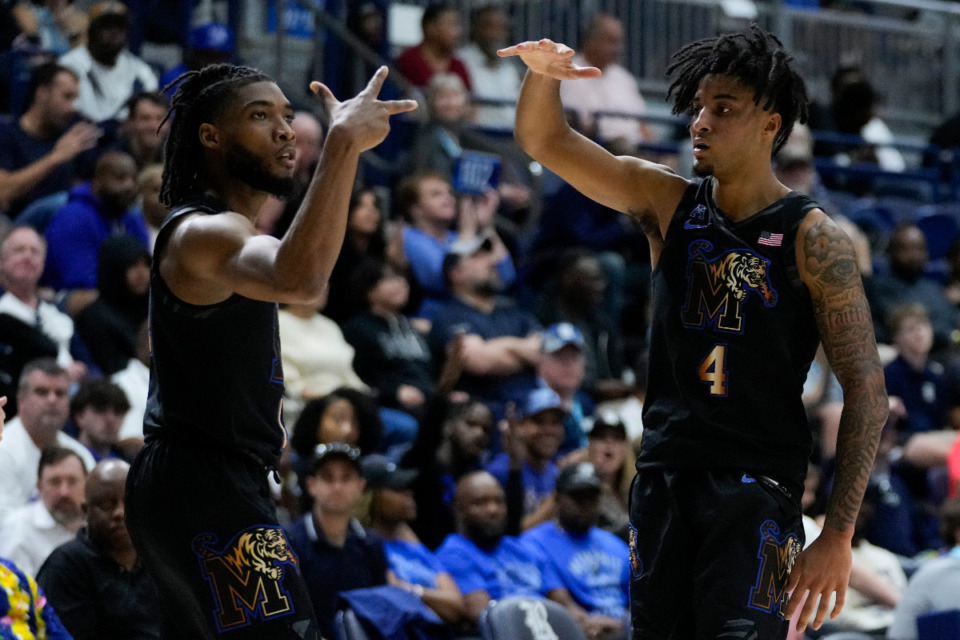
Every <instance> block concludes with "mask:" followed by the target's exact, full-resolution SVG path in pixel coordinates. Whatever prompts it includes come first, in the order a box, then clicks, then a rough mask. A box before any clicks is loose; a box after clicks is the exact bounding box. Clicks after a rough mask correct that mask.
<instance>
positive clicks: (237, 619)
mask: <svg viewBox="0 0 960 640" xmlns="http://www.w3.org/2000/svg"><path fill="white" fill-rule="evenodd" d="M216 542H217V538H216V536H214V535H212V534H209V533H207V534H201V535H199V536H197V537H196V538H194V540H193V551H194V553H196V554H197V558H198V559H199V561H200V570H201V572H202V573H203V577H204V578H205V579H206V581H207V582H208V583H209V584H210V589H211V591H212V592H213V600H214V604H215V605H216V616H215V617H216V623H217V628H218V630H219V631H221V632H223V631H227V630H230V629H237V628H240V627H245V626H247V625H249V624H250V622H251V620H252V619H260V620H268V619H270V618H275V617H279V616H284V615H288V614H291V613H293V612H294V610H293V605H292V604H291V602H290V594H289V592H288V591H287V590H286V589H285V588H284V587H283V575H284V572H285V571H286V569H287V568H288V567H293V569H294V571H299V567H298V565H297V558H296V556H295V555H294V554H293V552H292V551H291V550H290V546H289V544H287V539H286V537H285V536H284V534H283V531H282V530H281V529H279V528H275V527H251V528H249V529H245V530H244V531H242V532H240V533H239V534H238V535H237V536H235V537H234V539H233V540H231V541H230V543H229V544H227V545H226V546H225V547H223V548H222V549H221V550H219V551H217V550H215V549H213V548H212V546H213V545H214V544H215V543H216Z"/></svg>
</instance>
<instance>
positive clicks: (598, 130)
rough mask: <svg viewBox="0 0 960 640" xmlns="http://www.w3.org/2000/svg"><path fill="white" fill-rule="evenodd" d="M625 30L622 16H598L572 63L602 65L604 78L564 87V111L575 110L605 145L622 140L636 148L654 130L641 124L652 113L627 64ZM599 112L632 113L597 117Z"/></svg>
mask: <svg viewBox="0 0 960 640" xmlns="http://www.w3.org/2000/svg"><path fill="white" fill-rule="evenodd" d="M623 43H624V28H623V23H622V22H620V20H619V19H618V18H616V17H615V16H612V15H610V14H608V13H598V14H597V15H595V16H594V17H593V19H591V20H590V22H589V24H588V25H587V28H586V29H585V30H584V32H583V38H582V42H581V44H580V53H578V54H577V55H575V56H574V57H573V60H572V61H571V62H572V64H575V65H580V66H587V67H596V68H598V69H600V71H602V72H603V75H601V76H599V77H596V78H586V79H581V80H577V81H576V82H574V81H570V80H567V81H564V82H561V83H560V96H561V99H562V101H563V107H564V109H567V110H570V111H573V112H575V114H576V116H577V123H576V128H578V129H579V130H580V131H581V132H582V133H584V135H586V136H588V137H590V138H593V139H595V140H597V141H599V142H600V143H609V142H612V141H614V140H622V141H623V142H625V143H626V144H627V145H629V146H630V148H635V147H636V146H637V144H639V143H640V142H642V141H644V140H650V139H652V138H653V137H654V136H653V133H652V132H651V131H650V129H649V127H647V126H646V124H644V123H643V121H641V120H638V119H637V117H636V116H642V115H643V114H645V113H646V112H647V103H646V102H645V101H644V99H643V97H642V96H641V95H640V88H639V86H638V85H637V79H636V78H634V77H633V74H631V73H630V72H629V71H627V70H626V69H625V68H624V67H623V66H622V65H621V64H620V58H621V56H622V55H623ZM598 111H604V112H610V113H618V114H628V115H626V116H620V117H614V116H603V117H600V118H596V117H595V114H596V113H597V112H598Z"/></svg>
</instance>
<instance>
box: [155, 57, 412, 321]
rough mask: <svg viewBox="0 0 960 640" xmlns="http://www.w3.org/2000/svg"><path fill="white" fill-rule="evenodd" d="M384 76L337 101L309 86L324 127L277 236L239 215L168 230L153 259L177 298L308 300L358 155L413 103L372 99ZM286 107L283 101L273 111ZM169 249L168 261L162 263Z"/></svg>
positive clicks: (331, 249) (342, 213) (334, 244)
mask: <svg viewBox="0 0 960 640" xmlns="http://www.w3.org/2000/svg"><path fill="white" fill-rule="evenodd" d="M386 76H387V70H386V67H382V68H381V69H379V70H378V71H377V73H376V74H375V75H374V77H373V78H372V79H371V80H370V83H369V84H368V85H367V87H366V88H365V89H364V90H363V91H361V92H360V93H359V94H358V95H357V96H356V97H355V98H352V99H350V100H346V101H344V102H339V101H338V100H337V99H336V98H334V96H333V94H332V93H330V90H329V89H327V88H326V87H325V86H324V85H322V84H321V83H319V82H313V83H311V89H312V90H313V91H314V92H316V93H317V95H319V96H320V98H321V99H322V100H323V101H324V103H325V104H326V107H327V110H328V112H329V113H330V114H331V124H330V130H329V133H328V135H327V139H326V142H325V144H324V147H323V151H322V152H321V156H320V162H319V164H318V166H317V170H316V173H315V174H314V176H313V179H312V180H311V181H310V185H309V187H308V188H307V192H306V194H305V195H304V198H303V202H302V204H301V205H300V209H299V210H298V212H297V215H296V217H295V218H294V219H293V222H292V223H291V225H290V229H289V230H288V231H287V233H286V234H285V235H284V238H283V240H282V241H278V240H277V239H276V238H272V237H269V236H265V235H259V234H258V233H257V232H256V229H254V226H253V223H252V222H251V221H250V220H249V219H248V218H247V217H246V216H243V215H240V214H226V215H217V216H190V217H188V218H187V219H186V220H185V221H184V222H183V223H181V224H180V225H179V226H178V227H177V228H176V229H175V230H174V231H173V235H172V236H171V238H170V243H169V245H168V249H167V250H166V251H165V253H164V256H163V258H162V261H163V262H162V263H161V273H162V274H163V276H164V279H165V280H167V282H168V284H172V287H173V288H174V292H175V293H177V295H179V296H181V297H184V299H185V300H187V301H188V302H192V303H194V304H210V303H212V302H216V301H218V299H224V298H226V297H228V296H229V295H230V294H231V293H239V294H241V295H243V296H246V297H248V298H253V299H256V300H266V301H270V302H289V303H300V304H310V303H313V302H315V301H316V299H317V298H318V297H319V296H320V295H321V293H322V291H323V288H324V287H326V285H327V279H328V277H329V275H330V272H331V271H332V270H333V265H334V264H335V263H336V260H337V256H338V255H339V253H340V248H341V245H342V243H343V236H344V232H345V229H346V220H347V209H348V204H349V200H350V193H351V191H352V190H353V183H354V180H355V178H356V171H357V164H358V162H359V157H360V154H361V153H362V152H363V151H366V150H367V149H371V148H373V147H375V146H376V145H378V144H380V142H382V141H383V139H384V138H385V137H386V135H387V133H388V132H389V130H390V124H389V118H390V116H391V115H393V114H397V113H401V112H404V111H410V110H411V109H414V108H416V106H417V105H416V102H414V101H412V100H396V101H381V100H378V99H377V95H378V94H379V92H380V88H381V87H382V86H383V82H384V80H385V79H386ZM289 110H290V109H289V105H287V106H285V107H284V108H283V109H282V110H281V111H280V114H281V115H282V114H283V112H289ZM274 115H275V114H274ZM237 210H239V209H237ZM171 250H172V251H171ZM171 253H173V254H175V256H176V259H175V260H171V261H170V263H169V264H168V256H169V255H170V254H171Z"/></svg>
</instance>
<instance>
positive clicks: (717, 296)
mask: <svg viewBox="0 0 960 640" xmlns="http://www.w3.org/2000/svg"><path fill="white" fill-rule="evenodd" d="M712 251H713V244H711V243H710V242H708V241H706V240H697V241H695V242H692V243H691V244H690V250H689V255H690V257H689V260H688V262H687V297H686V301H685V303H684V305H683V308H682V309H681V312H680V313H681V319H682V320H683V324H684V325H686V326H687V327H692V328H704V326H705V325H712V326H715V327H716V328H717V329H718V330H720V331H726V332H730V333H743V313H742V309H741V304H742V303H744V302H745V301H746V300H747V297H748V296H749V295H750V293H751V292H753V293H755V294H756V295H757V296H759V297H760V299H761V300H762V302H763V305H764V306H765V307H768V308H769V307H774V306H776V304H777V298H778V295H777V291H776V290H775V289H774V288H773V285H772V284H771V282H770V273H769V270H770V260H768V259H766V258H764V257H762V256H759V255H757V254H756V253H754V252H753V251H750V250H748V249H731V250H730V251H726V252H724V253H721V254H720V255H718V256H714V257H710V256H709V254H710V252H712Z"/></svg>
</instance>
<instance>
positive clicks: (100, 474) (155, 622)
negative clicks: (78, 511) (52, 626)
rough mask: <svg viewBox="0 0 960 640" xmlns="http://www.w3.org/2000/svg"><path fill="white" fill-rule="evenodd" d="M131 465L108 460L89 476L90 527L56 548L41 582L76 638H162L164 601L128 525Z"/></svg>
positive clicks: (39, 576) (42, 570) (39, 578)
mask: <svg viewBox="0 0 960 640" xmlns="http://www.w3.org/2000/svg"><path fill="white" fill-rule="evenodd" d="M129 469H130V465H129V464H127V463H126V462H124V461H122V460H117V459H107V460H104V461H103V462H101V463H100V464H98V465H97V466H96V467H95V468H94V470H93V471H92V472H91V473H90V476H89V477H88V478H87V484H86V490H85V492H84V497H85V499H86V502H85V504H84V512H85V513H86V516H87V526H86V527H84V528H83V529H81V530H80V532H79V533H78V534H77V537H76V538H74V539H73V540H71V541H70V542H67V543H66V544H64V545H62V546H60V547H57V549H55V550H54V551H53V553H51V554H50V557H49V558H47V561H46V562H44V563H43V566H42V567H40V572H39V573H38V574H37V583H38V584H39V585H40V586H41V587H42V588H43V590H44V591H45V592H46V594H47V598H48V599H49V601H50V603H51V604H52V605H53V608H54V609H56V611H57V613H58V614H59V615H60V619H61V621H62V622H63V624H64V626H65V627H66V628H67V630H68V631H70V634H71V635H72V636H73V638H74V640H153V639H158V640H159V638H160V601H159V598H158V596H157V590H156V587H155V586H154V583H153V579H152V578H151V577H150V575H149V574H148V573H147V572H146V569H145V568H144V567H143V566H142V565H141V564H140V562H139V560H138V558H137V551H136V549H134V547H133V543H132V542H131V540H130V534H129V533H128V532H127V525H126V522H125V521H124V504H125V501H124V493H125V489H126V483H127V472H128V470H129Z"/></svg>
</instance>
